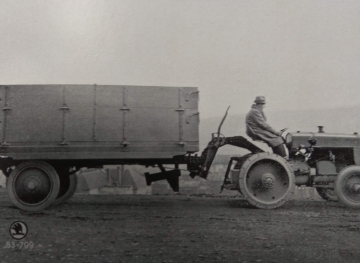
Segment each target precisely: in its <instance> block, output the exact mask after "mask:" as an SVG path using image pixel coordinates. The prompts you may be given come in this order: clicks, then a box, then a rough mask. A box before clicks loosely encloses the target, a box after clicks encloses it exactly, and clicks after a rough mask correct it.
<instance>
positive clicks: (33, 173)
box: [7, 161, 60, 212]
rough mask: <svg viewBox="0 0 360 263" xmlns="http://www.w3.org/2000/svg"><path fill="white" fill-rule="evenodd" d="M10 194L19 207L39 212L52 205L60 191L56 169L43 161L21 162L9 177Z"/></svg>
mask: <svg viewBox="0 0 360 263" xmlns="http://www.w3.org/2000/svg"><path fill="white" fill-rule="evenodd" d="M7 186H8V194H9V198H10V200H11V201H12V203H13V204H14V205H15V206H17V207H18V208H20V209H22V210H25V211H29V212H37V211H41V210H43V209H45V208H47V207H48V206H50V205H51V204H52V203H53V202H54V200H55V199H56V197H57V195H58V193H59V187H60V181H59V177H58V175H57V173H56V171H55V169H54V168H53V167H52V166H51V165H50V164H48V163H46V162H43V161H29V162H23V163H20V164H19V165H17V166H16V167H15V169H14V170H13V171H12V172H11V174H10V176H9V178H8V185H7Z"/></svg>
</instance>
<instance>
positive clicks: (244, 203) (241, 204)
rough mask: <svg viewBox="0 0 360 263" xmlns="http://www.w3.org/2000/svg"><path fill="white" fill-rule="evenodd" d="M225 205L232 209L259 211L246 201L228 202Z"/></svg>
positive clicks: (235, 200)
mask: <svg viewBox="0 0 360 263" xmlns="http://www.w3.org/2000/svg"><path fill="white" fill-rule="evenodd" d="M225 204H226V206H228V207H231V208H245V209H258V208H256V207H255V206H253V205H251V204H250V203H249V202H248V201H246V200H244V199H240V200H239V199H234V200H226V201H225Z"/></svg>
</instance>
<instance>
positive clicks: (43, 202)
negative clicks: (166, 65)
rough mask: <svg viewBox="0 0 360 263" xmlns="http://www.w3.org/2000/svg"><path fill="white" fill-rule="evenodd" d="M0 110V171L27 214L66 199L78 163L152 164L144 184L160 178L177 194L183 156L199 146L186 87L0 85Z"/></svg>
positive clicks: (194, 105)
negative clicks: (154, 168) (156, 170)
mask: <svg viewBox="0 0 360 263" xmlns="http://www.w3.org/2000/svg"><path fill="white" fill-rule="evenodd" d="M0 107H1V109H2V114H0V139H1V144H0V155H1V159H0V169H1V170H2V172H3V173H4V174H5V176H7V177H8V180H7V188H8V193H9V197H10V200H11V201H12V203H13V204H14V205H15V206H17V207H18V208H20V209H22V210H26V211H40V210H43V209H45V208H47V207H48V206H50V205H52V204H59V203H62V202H64V201H65V200H67V199H68V198H70V197H71V196H72V194H73V193H74V192H75V189H76V176H75V173H76V172H77V171H78V170H79V169H81V168H83V167H87V168H100V167H102V166H103V165H112V164H114V165H115V164H116V165H119V164H130V165H131V164H137V165H144V166H158V167H159V169H160V171H159V173H156V174H146V175H145V176H146V180H147V183H148V184H151V182H153V181H157V180H163V179H166V180H168V182H169V184H170V185H171V187H172V188H173V190H174V191H178V190H179V176H180V170H179V165H181V164H185V163H186V159H185V158H183V156H185V155H188V154H191V153H194V152H197V151H199V111H198V90H197V88H193V87H154V86H148V87H145V86H117V85H2V86H0ZM179 156H180V158H179ZM164 164H168V165H173V169H172V170H166V169H165V168H164V166H163V165H164Z"/></svg>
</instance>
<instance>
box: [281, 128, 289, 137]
mask: <svg viewBox="0 0 360 263" xmlns="http://www.w3.org/2000/svg"><path fill="white" fill-rule="evenodd" d="M287 130H288V128H284V129H281V130H280V136H282V134H283V133H284V131H287Z"/></svg>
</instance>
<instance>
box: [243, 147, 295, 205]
mask: <svg viewBox="0 0 360 263" xmlns="http://www.w3.org/2000/svg"><path fill="white" fill-rule="evenodd" d="M239 186H240V191H241V193H242V194H243V195H244V197H245V198H246V199H247V200H248V202H249V203H250V204H252V205H254V206H256V207H258V208H262V209H274V208H277V207H280V206H282V205H283V204H284V203H285V202H286V201H287V200H289V198H290V197H291V195H292V194H293V193H294V191H295V175H294V172H293V170H292V168H291V166H290V165H289V164H288V163H287V162H286V160H285V159H284V158H282V157H281V156H279V155H276V154H272V153H267V152H263V153H258V154H254V155H251V156H250V157H249V158H248V159H247V160H246V161H245V162H244V163H243V165H242V166H241V169H240V174H239Z"/></svg>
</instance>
